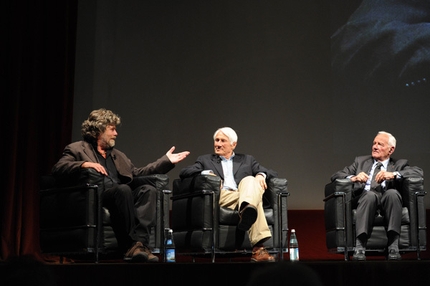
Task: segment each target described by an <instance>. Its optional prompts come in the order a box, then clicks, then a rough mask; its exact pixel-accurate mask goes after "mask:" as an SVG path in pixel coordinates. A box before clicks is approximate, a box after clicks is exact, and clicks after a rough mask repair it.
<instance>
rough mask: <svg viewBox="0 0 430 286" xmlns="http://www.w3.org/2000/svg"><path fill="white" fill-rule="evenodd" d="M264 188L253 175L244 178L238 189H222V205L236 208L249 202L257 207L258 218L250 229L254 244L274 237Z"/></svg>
mask: <svg viewBox="0 0 430 286" xmlns="http://www.w3.org/2000/svg"><path fill="white" fill-rule="evenodd" d="M264 191H265V190H264V189H263V188H262V187H261V186H260V185H259V184H258V183H257V180H256V179H255V177H253V176H248V177H245V178H243V179H242V180H241V181H240V183H239V186H238V190H237V191H229V190H221V194H220V199H219V204H220V206H222V207H227V208H230V209H235V208H236V207H237V208H238V206H240V205H241V204H242V202H247V203H249V204H251V205H253V206H255V207H256V208H257V220H256V221H255V223H254V224H253V225H252V226H251V228H250V229H249V230H248V235H249V240H250V242H251V245H252V246H254V245H255V244H257V243H258V242H260V241H265V240H267V239H268V238H270V237H272V234H271V232H270V229H269V226H268V225H267V221H266V216H265V215H264V210H263V202H262V198H263V194H264Z"/></svg>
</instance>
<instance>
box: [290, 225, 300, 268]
mask: <svg viewBox="0 0 430 286" xmlns="http://www.w3.org/2000/svg"><path fill="white" fill-rule="evenodd" d="M288 251H289V252H290V261H299V242H298V241H297V236H296V230H295V229H292V230H291V234H290V245H289V250H288Z"/></svg>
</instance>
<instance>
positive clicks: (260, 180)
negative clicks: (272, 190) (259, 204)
mask: <svg viewBox="0 0 430 286" xmlns="http://www.w3.org/2000/svg"><path fill="white" fill-rule="evenodd" d="M255 179H256V180H257V181H258V184H259V185H260V186H261V187H262V188H263V190H265V189H267V184H266V178H265V177H264V176H263V175H260V174H258V175H257V176H255Z"/></svg>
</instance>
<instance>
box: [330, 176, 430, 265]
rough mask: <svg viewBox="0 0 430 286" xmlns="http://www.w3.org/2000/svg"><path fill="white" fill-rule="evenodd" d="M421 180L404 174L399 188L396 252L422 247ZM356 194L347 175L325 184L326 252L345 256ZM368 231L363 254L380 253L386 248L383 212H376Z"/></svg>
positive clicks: (352, 241)
mask: <svg viewBox="0 0 430 286" xmlns="http://www.w3.org/2000/svg"><path fill="white" fill-rule="evenodd" d="M423 184H424V180H423V179H422V178H407V179H404V180H403V182H402V186H401V188H400V189H399V191H400V193H401V195H402V198H403V215H402V225H401V233H400V241H399V250H400V252H411V251H415V252H416V253H417V258H418V259H420V251H423V250H426V239H427V238H426V209H425V205H424V196H425V195H426V192H425V191H424V185H423ZM357 200H358V196H357V197H355V196H354V191H353V183H352V182H351V180H350V179H338V180H336V181H334V182H332V183H329V184H327V185H326V186H325V199H324V202H325V203H324V216H325V229H326V245H327V248H328V250H329V251H330V252H334V253H342V254H344V258H345V260H349V256H350V254H352V252H353V251H354V248H355V237H356V235H355V211H356V210H355V207H356V205H357ZM376 216H377V217H376V219H375V223H374V227H373V231H372V235H371V237H370V238H369V240H368V242H367V247H366V254H367V253H370V254H372V253H374V254H380V255H381V254H384V253H385V252H386V251H387V250H386V247H387V241H388V239H387V235H386V230H385V228H386V225H385V220H384V216H383V214H381V213H377V214H376Z"/></svg>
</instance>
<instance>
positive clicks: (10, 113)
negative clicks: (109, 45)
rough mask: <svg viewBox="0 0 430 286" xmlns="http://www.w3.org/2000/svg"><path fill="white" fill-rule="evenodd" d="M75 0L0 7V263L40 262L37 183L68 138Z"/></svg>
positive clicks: (11, 3) (12, 3)
mask: <svg viewBox="0 0 430 286" xmlns="http://www.w3.org/2000/svg"><path fill="white" fill-rule="evenodd" d="M77 2H78V0H62V1H47V0H39V1H37V0H34V1H13V0H7V1H3V3H2V4H0V5H1V9H0V10H1V12H0V13H2V14H3V15H2V16H1V18H2V20H1V21H2V22H3V23H2V25H1V28H0V29H2V33H1V35H2V40H1V42H2V43H1V45H0V46H1V48H0V49H1V55H0V57H1V63H0V66H1V71H0V72H1V98H2V104H1V106H2V109H3V110H2V113H1V114H2V119H3V120H2V127H3V128H1V130H2V131H3V132H2V135H3V136H2V137H3V138H2V140H1V141H2V146H4V147H5V148H4V149H3V148H2V149H3V150H5V151H6V152H4V153H5V157H6V161H5V162H3V164H2V165H3V166H4V167H3V168H5V171H6V172H4V171H3V172H2V174H4V175H5V178H4V180H2V181H3V182H5V183H6V187H4V188H1V197H0V221H1V229H0V237H1V242H0V243H1V249H0V251H1V252H0V259H2V260H4V259H7V258H8V257H10V256H15V255H34V256H36V257H40V249H39V195H38V190H39V180H40V176H41V175H43V174H48V173H49V172H50V169H51V167H52V165H53V164H54V163H55V161H56V160H58V158H59V156H60V154H61V152H62V149H63V148H64V146H65V145H66V144H67V143H69V142H70V140H71V128H72V111H73V77H74V55H75V37H76V19H77V15H76V14H77Z"/></svg>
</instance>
